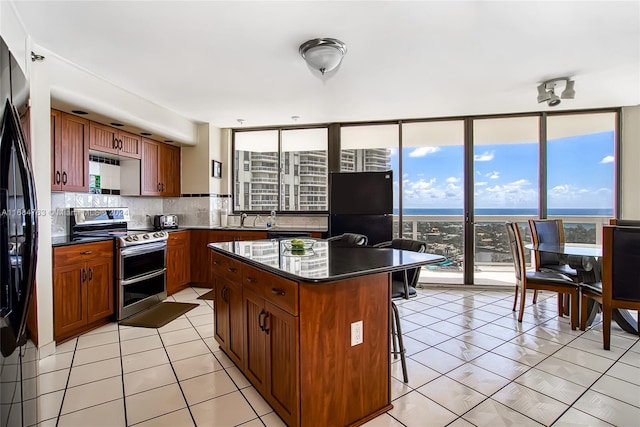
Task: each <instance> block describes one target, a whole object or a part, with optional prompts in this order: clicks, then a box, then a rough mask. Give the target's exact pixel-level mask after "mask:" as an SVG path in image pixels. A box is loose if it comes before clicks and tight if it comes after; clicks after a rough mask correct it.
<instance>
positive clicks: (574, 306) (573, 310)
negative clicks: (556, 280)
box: [567, 288, 580, 331]
mask: <svg viewBox="0 0 640 427" xmlns="http://www.w3.org/2000/svg"><path fill="white" fill-rule="evenodd" d="M567 295H568V296H569V299H570V301H569V303H570V304H571V307H570V313H569V316H571V317H570V319H571V330H572V331H575V330H576V329H578V305H579V304H580V300H579V299H578V298H579V296H578V288H575V289H574V290H573V291H571V294H567Z"/></svg>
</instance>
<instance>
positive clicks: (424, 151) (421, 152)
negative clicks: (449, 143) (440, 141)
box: [409, 147, 440, 157]
mask: <svg viewBox="0 0 640 427" xmlns="http://www.w3.org/2000/svg"><path fill="white" fill-rule="evenodd" d="M438 151H440V147H419V148H416V149H415V150H413V151H412V152H411V153H409V157H424V156H428V155H429V154H433V153H437V152H438Z"/></svg>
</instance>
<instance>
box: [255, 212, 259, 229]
mask: <svg viewBox="0 0 640 427" xmlns="http://www.w3.org/2000/svg"><path fill="white" fill-rule="evenodd" d="M259 219H260V214H258V215H256V217H255V218H254V219H253V227H254V228H255V226H256V222H258V220H259Z"/></svg>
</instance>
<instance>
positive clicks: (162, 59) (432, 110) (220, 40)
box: [14, 0, 640, 127]
mask: <svg viewBox="0 0 640 427" xmlns="http://www.w3.org/2000/svg"><path fill="white" fill-rule="evenodd" d="M14 1H15V7H16V10H17V12H18V14H19V15H20V17H21V19H22V20H23V23H24V26H25V27H26V30H27V32H28V33H29V34H30V35H31V37H32V39H33V41H34V43H36V44H37V45H40V46H42V47H44V48H46V49H48V50H50V51H52V52H54V53H56V54H57V55H60V56H61V57H64V58H66V59H68V60H69V61H71V62H73V63H75V64H77V65H79V66H81V67H83V68H85V69H87V70H89V71H91V72H93V73H95V74H97V75H99V76H102V77H103V78H105V79H106V80H108V81H111V82H113V83H114V84H116V85H118V86H120V87H122V88H124V89H127V90H129V91H131V92H133V93H135V94H138V95H140V96H142V97H143V98H146V99H148V100H150V101H152V102H154V103H156V104H159V105H162V106H164V107H167V108H168V109H170V110H173V111H175V112H177V113H179V114H181V115H182V116H184V117H186V118H189V119H193V120H196V121H200V122H208V123H211V124H213V125H215V126H218V127H240V125H239V122H238V119H243V120H244V124H243V126H244V127H253V126H264V125H287V124H302V123H328V122H351V121H370V120H386V119H410V118H427V117H446V116H461V115H475V114H494V113H517V112H530V111H552V110H553V111H558V110H563V109H570V110H575V109H585V108H601V107H616V106H626V105H638V104H640V2H638V1H623V2H613V1H594V2H583V1H568V2H560V1H554V2H547V1H516V0H514V1H424V2H417V1H409V2H403V1H392V2H380V1H355V2H343V1H327V2H319V1H296V2H272V1H258V2H252V1H234V2H225V1H193V2H191V1H138V2H133V1H81V0H80V1H46V2H39V1H21V0H14ZM317 37H333V38H338V39H340V40H342V41H343V42H345V43H346V45H347V49H348V52H347V54H346V56H345V58H344V60H343V62H342V64H341V66H340V67H339V68H338V69H337V70H336V71H334V72H332V73H328V74H327V75H325V76H324V77H323V76H320V75H319V73H317V72H315V73H314V72H313V71H312V70H310V69H309V68H308V67H307V65H306V63H305V62H304V60H303V59H302V58H301V57H300V55H299V53H298V47H299V46H300V44H302V43H303V42H305V41H307V40H309V39H312V38H317ZM563 76H570V77H573V78H574V79H575V82H576V84H575V90H576V97H575V99H574V100H563V102H562V104H561V105H560V106H558V107H555V108H550V107H548V106H547V105H546V103H542V104H538V103H537V101H536V96H537V91H536V86H537V85H538V84H539V83H540V82H541V81H544V80H547V79H551V78H556V77H563ZM292 116H299V117H300V118H299V119H298V120H297V121H294V120H293V119H292Z"/></svg>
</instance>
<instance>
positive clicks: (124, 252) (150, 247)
mask: <svg viewBox="0 0 640 427" xmlns="http://www.w3.org/2000/svg"><path fill="white" fill-rule="evenodd" d="M166 248H167V242H160V243H146V244H143V245H139V246H133V247H129V248H122V249H120V255H121V256H123V257H129V256H133V255H139V254H141V253H146V252H150V251H155V250H158V249H166Z"/></svg>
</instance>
